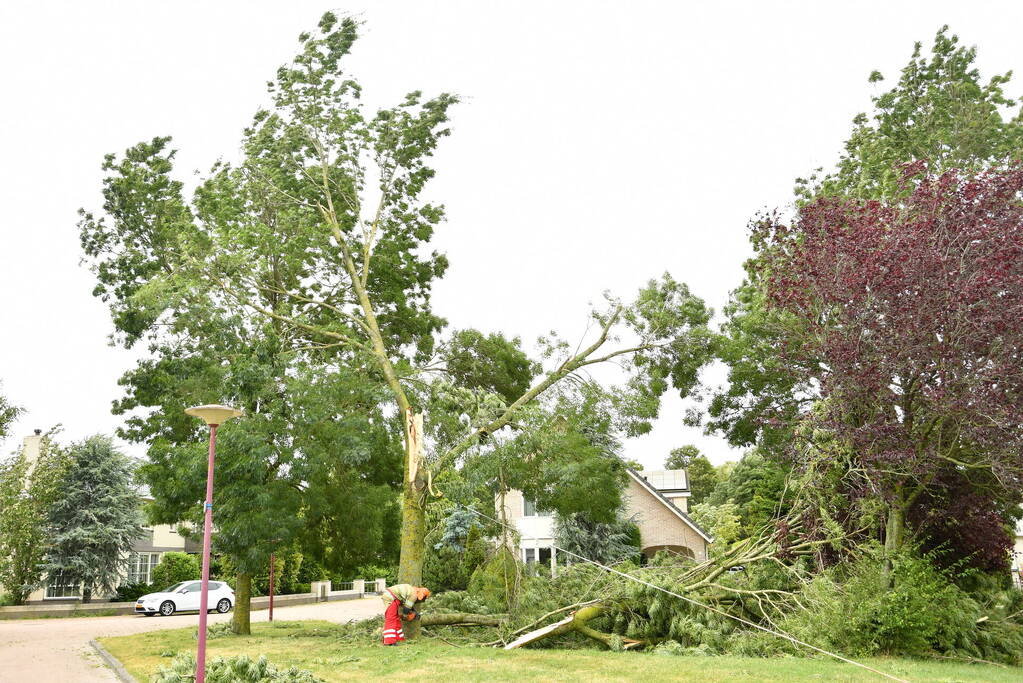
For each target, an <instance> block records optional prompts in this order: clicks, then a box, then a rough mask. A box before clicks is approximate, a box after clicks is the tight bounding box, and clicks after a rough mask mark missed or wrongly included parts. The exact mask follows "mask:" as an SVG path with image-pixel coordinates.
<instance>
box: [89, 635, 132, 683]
mask: <svg viewBox="0 0 1023 683" xmlns="http://www.w3.org/2000/svg"><path fill="white" fill-rule="evenodd" d="M89 645H91V646H92V649H93V650H95V651H96V653H97V654H98V655H99V656H100V657H101V658H102V659H103V661H104V662H106V663H107V666H109V667H110V668H111V669H113V671H114V675H115V676H117V678H118V679H119V680H120V681H122V683H138V681H136V680H135V677H134V676H132V675H131V674H130V673H128V671H127V669H125V668H124V666H123V665H122V664H121V662H119V661H118V660H117V658H116V657H114V656H113V655H112V654H110V653H109V652H107V650H106V648H105V647H103V646H102V645H100V644H99V643H97V642H96V641H95V640H90V641H89Z"/></svg>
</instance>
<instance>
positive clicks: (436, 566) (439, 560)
mask: <svg viewBox="0 0 1023 683" xmlns="http://www.w3.org/2000/svg"><path fill="white" fill-rule="evenodd" d="M423 585H424V586H429V588H430V590H431V591H434V592H437V591H461V590H465V589H466V588H467V587H468V586H469V575H467V574H466V572H465V565H464V564H463V563H462V553H460V552H458V551H457V550H455V549H454V548H452V547H451V546H441V548H440V549H438V550H433V551H432V552H430V553H428V554H427V555H426V562H424V563H423Z"/></svg>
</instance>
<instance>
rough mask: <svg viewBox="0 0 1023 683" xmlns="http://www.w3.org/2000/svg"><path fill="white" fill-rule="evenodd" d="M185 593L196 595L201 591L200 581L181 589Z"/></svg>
mask: <svg viewBox="0 0 1023 683" xmlns="http://www.w3.org/2000/svg"><path fill="white" fill-rule="evenodd" d="M182 590H184V591H185V592H186V593H198V592H199V591H200V590H202V581H193V582H192V583H190V584H188V585H187V586H184V587H183V588H182Z"/></svg>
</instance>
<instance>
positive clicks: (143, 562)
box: [128, 553, 160, 583]
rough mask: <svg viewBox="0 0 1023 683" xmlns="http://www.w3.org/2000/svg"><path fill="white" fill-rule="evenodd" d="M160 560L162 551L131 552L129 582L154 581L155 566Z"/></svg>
mask: <svg viewBox="0 0 1023 683" xmlns="http://www.w3.org/2000/svg"><path fill="white" fill-rule="evenodd" d="M159 562H160V553H131V555H129V556H128V583H152V581H153V567H155V566H156V565H157V564H159Z"/></svg>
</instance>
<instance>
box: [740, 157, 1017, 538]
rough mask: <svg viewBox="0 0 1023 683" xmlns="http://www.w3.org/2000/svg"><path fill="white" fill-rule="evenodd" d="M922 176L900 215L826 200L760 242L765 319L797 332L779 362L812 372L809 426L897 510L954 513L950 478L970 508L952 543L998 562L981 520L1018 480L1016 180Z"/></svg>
mask: <svg viewBox="0 0 1023 683" xmlns="http://www.w3.org/2000/svg"><path fill="white" fill-rule="evenodd" d="M922 171H923V169H922V166H921V165H919V164H917V165H912V166H910V167H907V182H909V181H910V180H912V181H914V182H916V187H915V189H914V190H913V191H912V193H911V194H910V196H909V197H908V198H907V199H906V200H905V201H904V203H902V204H900V205H885V204H881V203H879V202H854V201H851V200H847V199H843V198H833V197H832V198H821V199H818V200H816V201H814V202H813V203H811V204H809V205H807V206H805V207H803V208H802V209H801V210H800V212H799V215H798V219H797V220H796V221H795V222H794V223H793V224H792V225H791V226H786V225H783V224H781V223H779V222H778V221H775V220H771V221H766V222H764V223H762V224H761V225H760V226H759V227H758V228H757V229H756V234H755V235H754V239H755V240H757V241H759V243H760V244H762V245H763V249H764V251H763V258H762V259H761V260H760V263H761V269H762V271H761V275H762V276H763V278H764V282H766V287H767V295H768V302H769V305H770V306H772V307H774V308H776V309H779V310H781V311H784V312H787V313H788V314H790V318H791V319H792V320H794V324H795V325H797V326H798V330H799V333H798V334H797V335H794V337H795V339H794V341H793V343H792V344H790V345H789V346H788V347H787V348H786V350H784V351H783V356H784V361H785V362H786V364H788V365H789V366H790V367H791V371H792V372H793V373H801V374H803V375H805V373H806V371H805V368H806V367H808V366H814V365H815V366H816V367H817V368H818V370H817V371H816V372H815V373H814V375H813V377H812V378H811V379H813V380H814V381H816V382H817V383H819V387H820V393H821V398H823V399H826V401H825V402H824V403H822V404H818V405H817V406H816V407H815V408H816V412H815V413H813V414H812V415H810V414H808V415H807V416H805V417H807V418H808V419H813V420H816V421H817V422H818V423H820V425H821V426H826V427H827V428H828V429H829V431H830V432H831V433H833V434H835V435H837V436H838V437H840V439H841V440H842V442H843V443H845V444H847V445H848V447H849V448H850V449H851V452H852V462H853V463H854V466H855V467H856V468H857V469H859V470H860V471H862V472H863V473H865V477H866V481H867V482H869V484H868V486H869V488H870V489H871V490H872V491H873V492H874V493H875V494H880V495H882V496H884V497H885V498H886V499H887V500H889V501H891V502H893V503H897V504H901V505H905V506H912V505H913V504H914V503H920V504H923V502H924V501H925V500H930V501H931V502H933V503H936V502H937V501H938V500H944V501H945V503H946V504H949V503H951V501H952V499H949V498H947V497H946V496H944V495H942V492H943V488H942V487H943V486H945V487H947V486H948V485H949V483H950V480H949V477H950V476H951V475H954V476H952V479H954V480H955V481H956V482H957V486H958V487H959V488H958V494H959V495H960V496H961V497H960V498H958V500H960V501H962V502H963V503H964V504H967V503H968V504H969V505H971V506H973V507H976V508H977V510H971V512H970V514H969V515H968V516H966V517H961V518H960V523H959V528H960V529H966V527H969V532H970V533H976V534H978V542H979V543H980V544H981V545H983V546H985V547H986V548H988V549H993V548H994V547H995V546H996V545H998V547H1001V546H1000V544H1001V543H1002V540H998V542H997V543H996V542H995V541H994V540H992V539H991V538H988V537H987V536H985V534H984V533H981V529H982V528H988V527H991V526H992V524H994V525H995V526H997V524H996V523H995V522H994V521H993V520H994V518H991V517H989V516H988V513H989V512H990V513H991V514H998V513H1002V516H1004V515H1005V514H1008V513H1007V512H1005V509H1007V508H1005V506H1002V508H999V509H998V510H996V505H995V502H994V501H996V500H997V501H1004V500H1005V499H1006V497H1008V498H1011V499H1012V500H1015V501H1018V492H1019V491H1020V487H1021V481H1023V480H1021V472H1023V455H1021V454H1023V205H1021V203H1020V202H1021V196H1023V195H1021V191H1023V167H1021V166H1019V165H1013V166H1009V167H1007V168H1001V169H996V170H992V171H990V172H988V173H985V174H982V175H980V176H978V177H975V178H972V179H966V178H963V177H961V176H959V175H958V174H956V173H946V174H944V175H941V176H939V177H933V176H926V175H923V174H922ZM914 175H915V177H914ZM981 480H983V482H984V483H983V486H981V485H980V484H979V482H980V481H981ZM971 486H972V487H973V488H971ZM978 496H979V497H978ZM985 501H986V502H985ZM1009 507H1012V506H1011V505H1010V506H1009ZM923 517H926V515H924V516H923ZM923 517H921V516H920V515H917V516H916V521H917V523H919V524H923V523H924V519H923ZM967 518H968V519H967ZM985 520H986V521H985ZM1005 521H1006V520H1004V519H1002V523H1003V524H1004V523H1005ZM943 528H946V529H947V528H949V527H948V525H945V526H944V527H943ZM960 535H961V534H960ZM989 535H990V534H989ZM994 535H996V536H997V535H998V534H994ZM1004 535H1005V534H1004V532H1003V533H1002V536H1004ZM981 536H983V537H984V538H981Z"/></svg>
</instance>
